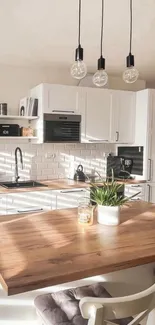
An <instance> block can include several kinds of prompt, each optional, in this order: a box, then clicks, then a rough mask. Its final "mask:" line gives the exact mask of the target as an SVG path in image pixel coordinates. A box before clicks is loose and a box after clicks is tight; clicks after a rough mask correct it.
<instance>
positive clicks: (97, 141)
mask: <svg viewBox="0 0 155 325" xmlns="http://www.w3.org/2000/svg"><path fill="white" fill-rule="evenodd" d="M103 141H104V142H109V140H105V139H100V140H89V142H96V143H99V142H103Z"/></svg>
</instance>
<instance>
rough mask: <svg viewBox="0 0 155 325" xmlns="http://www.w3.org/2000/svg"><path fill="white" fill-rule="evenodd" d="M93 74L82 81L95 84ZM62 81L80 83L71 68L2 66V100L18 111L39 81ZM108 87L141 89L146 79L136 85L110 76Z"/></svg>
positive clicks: (0, 97)
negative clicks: (73, 76) (20, 104)
mask: <svg viewBox="0 0 155 325" xmlns="http://www.w3.org/2000/svg"><path fill="white" fill-rule="evenodd" d="M91 80H92V76H88V78H87V79H85V81H82V83H88V86H90V87H91V86H93V84H92V82H91ZM42 82H47V83H60V84H68V85H78V83H79V82H78V81H77V80H74V79H73V78H72V77H71V76H70V71H69V69H64V68H62V67H60V68H59V69H58V68H55V67H51V68H44V69H40V68H20V67H9V66H0V102H7V103H8V107H9V108H10V113H11V114H15V113H17V111H18V104H19V100H20V98H22V97H25V96H27V95H28V91H29V89H30V88H32V87H34V86H36V85H37V84H39V83H42ZM108 88H112V89H124V90H125V89H128V90H140V89H144V88H145V81H143V80H138V81H137V83H135V84H134V85H131V86H130V85H127V84H125V83H124V82H123V81H122V79H121V78H116V77H110V78H109V84H108Z"/></svg>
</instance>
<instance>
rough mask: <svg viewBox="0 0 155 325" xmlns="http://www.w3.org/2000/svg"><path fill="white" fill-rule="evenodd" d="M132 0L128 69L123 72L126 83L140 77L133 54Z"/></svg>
mask: <svg viewBox="0 0 155 325" xmlns="http://www.w3.org/2000/svg"><path fill="white" fill-rule="evenodd" d="M132 11H133V10H132V0H130V47H129V55H128V56H127V58H126V66H127V68H126V70H125V71H124V72H123V80H124V81H125V82H126V83H134V82H135V81H137V79H138V77H139V72H138V70H137V69H136V68H135V66H134V55H132V52H131V51H132Z"/></svg>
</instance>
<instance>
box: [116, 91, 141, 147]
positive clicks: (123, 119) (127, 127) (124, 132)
mask: <svg viewBox="0 0 155 325" xmlns="http://www.w3.org/2000/svg"><path fill="white" fill-rule="evenodd" d="M135 116H136V94H135V93H133V92H130V91H112V108H111V130H110V138H111V141H112V142H116V143H117V142H118V143H122V144H123V143H134V137H135Z"/></svg>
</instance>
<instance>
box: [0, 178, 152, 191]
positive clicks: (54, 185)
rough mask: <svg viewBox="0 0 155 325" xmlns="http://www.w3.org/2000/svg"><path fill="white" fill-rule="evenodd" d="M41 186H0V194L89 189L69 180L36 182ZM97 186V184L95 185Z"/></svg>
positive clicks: (138, 181) (130, 182) (86, 184)
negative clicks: (16, 187)
mask: <svg viewBox="0 0 155 325" xmlns="http://www.w3.org/2000/svg"><path fill="white" fill-rule="evenodd" d="M38 182H40V183H42V184H45V185H46V186H45V187H44V186H43V187H30V188H19V189H14V188H13V189H6V188H4V187H2V186H0V194H10V193H23V192H38V191H48V190H65V189H66V190H67V189H74V188H75V189H76V188H88V187H90V184H89V183H84V182H75V181H73V180H69V179H55V180H48V181H47V180H45V181H38ZM118 183H120V184H140V183H146V181H145V180H135V179H129V180H125V181H122V180H121V181H120V180H119V181H118ZM96 185H97V183H96Z"/></svg>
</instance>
